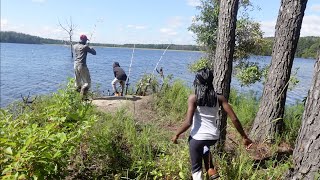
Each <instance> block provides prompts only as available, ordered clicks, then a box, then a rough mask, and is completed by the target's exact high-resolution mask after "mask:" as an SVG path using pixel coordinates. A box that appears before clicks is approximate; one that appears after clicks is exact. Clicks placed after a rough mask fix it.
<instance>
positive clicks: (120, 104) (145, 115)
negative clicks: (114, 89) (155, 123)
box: [92, 96, 155, 122]
mask: <svg viewBox="0 0 320 180" xmlns="http://www.w3.org/2000/svg"><path fill="white" fill-rule="evenodd" d="M151 101H152V96H123V97H117V96H107V97H102V98H96V99H94V100H93V101H92V103H93V104H94V105H96V106H97V108H98V109H99V110H101V111H103V112H109V113H115V112H117V111H118V110H120V109H121V108H124V109H125V111H126V112H127V113H129V114H132V115H133V117H134V119H136V120H139V121H142V122H146V121H150V120H152V119H153V118H154V117H155V114H154V112H153V111H152V107H151Z"/></svg>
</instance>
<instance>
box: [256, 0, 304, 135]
mask: <svg viewBox="0 0 320 180" xmlns="http://www.w3.org/2000/svg"><path fill="white" fill-rule="evenodd" d="M306 5H307V0H282V1H281V6H280V10H279V15H278V19H277V24H276V32H275V42H274V45H273V51H272V59H271V66H270V69H269V74H268V77H267V81H266V83H265V85H264V90H263V94H262V98H261V102H260V106H259V110H258V113H257V115H256V118H255V120H254V123H253V127H252V130H251V132H250V136H251V138H253V139H255V140H257V141H264V140H268V141H272V140H273V139H274V135H275V134H276V133H281V132H282V130H283V126H284V122H283V115H284V108H285V101H286V97H287V89H288V85H289V79H290V74H291V69H292V64H293V59H294V54H295V52H296V49H297V44H298V40H299V37H300V30H301V24H302V19H303V16H304V11H305V9H306Z"/></svg>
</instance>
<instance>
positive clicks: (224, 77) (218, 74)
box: [213, 0, 239, 145]
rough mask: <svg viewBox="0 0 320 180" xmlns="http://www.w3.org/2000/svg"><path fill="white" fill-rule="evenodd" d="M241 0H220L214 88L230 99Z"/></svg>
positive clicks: (223, 135) (223, 128) (223, 119)
mask: <svg viewBox="0 0 320 180" xmlns="http://www.w3.org/2000/svg"><path fill="white" fill-rule="evenodd" d="M238 6H239V0H223V1H220V10H219V24H218V35H217V46H216V53H215V60H214V64H213V70H214V72H213V73H214V77H215V78H214V82H213V85H214V88H215V90H216V91H217V92H218V93H221V94H222V95H224V97H226V98H227V99H229V94H230V83H231V74H232V62H233V54H234V46H235V31H236V22H237V13H238ZM226 127H227V114H226V112H224V111H223V112H222V117H221V129H220V130H221V135H220V140H221V143H222V145H223V144H224V141H225V139H226Z"/></svg>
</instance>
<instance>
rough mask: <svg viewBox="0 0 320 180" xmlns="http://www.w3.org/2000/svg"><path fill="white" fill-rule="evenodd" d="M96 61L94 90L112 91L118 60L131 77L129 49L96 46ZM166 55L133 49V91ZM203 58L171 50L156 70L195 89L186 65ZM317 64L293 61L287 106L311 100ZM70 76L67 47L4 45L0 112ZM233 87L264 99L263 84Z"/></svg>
mask: <svg viewBox="0 0 320 180" xmlns="http://www.w3.org/2000/svg"><path fill="white" fill-rule="evenodd" d="M95 49H96V51H97V55H96V56H92V55H90V54H89V55H88V60H87V63H88V67H89V70H90V73H91V79H92V88H93V89H95V87H97V86H99V90H100V91H103V92H102V93H104V92H107V90H108V89H109V90H111V89H112V88H111V81H112V80H113V78H114V77H113V72H112V63H113V62H114V61H118V62H119V63H120V65H121V66H122V67H123V69H124V70H125V71H126V72H127V73H128V71H129V65H130V60H131V55H132V49H130V48H127V49H126V48H103V47H96V48H95ZM162 54H163V50H146V49H135V52H134V57H133V64H132V67H131V75H130V83H131V86H133V85H134V84H135V83H136V82H137V81H138V80H139V78H140V77H141V76H142V75H143V74H145V73H152V72H153V69H154V68H155V66H156V64H157V62H158V61H159V59H160V57H161V55H162ZM201 56H202V53H200V52H187V51H167V52H166V53H165V55H164V56H163V58H162V59H161V61H160V63H159V65H158V67H159V68H160V67H163V69H164V74H165V75H168V74H173V77H174V78H179V79H182V80H184V81H185V82H186V84H187V85H189V86H191V84H192V82H193V78H194V76H193V74H191V73H190V72H188V70H187V66H188V64H190V63H192V62H194V61H195V60H197V59H198V58H199V57H201ZM270 59H271V57H269V56H257V57H252V58H251V61H259V62H261V63H263V64H268V63H270ZM314 63H315V61H314V60H306V59H299V58H297V59H295V61H294V65H293V68H299V71H298V74H297V77H298V79H299V80H300V83H299V84H298V85H297V87H295V88H294V89H293V90H292V91H290V92H288V97H287V102H288V103H290V104H292V103H295V101H297V100H301V99H303V97H305V96H306V95H307V91H308V89H309V87H310V83H311V80H312V74H313V65H314ZM68 77H73V60H72V59H71V57H70V49H69V47H68V46H58V45H27V44H7V43H1V99H0V100H1V104H0V105H1V107H3V106H5V105H7V104H9V103H10V102H12V101H14V100H17V99H18V100H19V99H21V98H20V96H21V95H23V96H27V95H28V93H29V92H30V95H31V96H34V95H40V94H48V93H51V92H55V91H56V90H57V89H59V88H60V86H61V85H63V84H65V83H66V81H67V78H68ZM231 85H232V87H233V88H236V89H237V90H238V91H240V92H248V91H250V90H253V91H256V92H257V94H258V95H261V93H262V90H263V85H262V83H256V84H254V85H252V86H250V87H241V86H240V85H239V83H238V82H237V81H236V79H232V83H231Z"/></svg>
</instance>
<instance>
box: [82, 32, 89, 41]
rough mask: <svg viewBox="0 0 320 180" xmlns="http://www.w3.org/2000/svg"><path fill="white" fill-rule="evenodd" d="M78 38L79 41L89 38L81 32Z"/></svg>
mask: <svg viewBox="0 0 320 180" xmlns="http://www.w3.org/2000/svg"><path fill="white" fill-rule="evenodd" d="M80 40H81V41H88V40H89V39H88V38H87V36H86V35H84V34H82V35H81V36H80Z"/></svg>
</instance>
